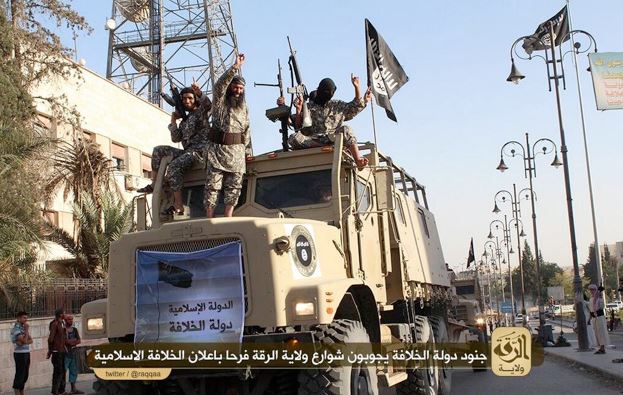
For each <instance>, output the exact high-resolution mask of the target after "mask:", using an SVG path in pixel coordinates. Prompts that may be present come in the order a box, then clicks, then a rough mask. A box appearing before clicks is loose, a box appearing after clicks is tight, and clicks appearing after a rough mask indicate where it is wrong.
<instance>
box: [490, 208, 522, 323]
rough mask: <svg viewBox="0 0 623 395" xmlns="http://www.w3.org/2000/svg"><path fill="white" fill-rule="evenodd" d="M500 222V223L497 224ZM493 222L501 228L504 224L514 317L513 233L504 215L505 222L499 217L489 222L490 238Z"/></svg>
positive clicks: (504, 240) (503, 231)
mask: <svg viewBox="0 0 623 395" xmlns="http://www.w3.org/2000/svg"><path fill="white" fill-rule="evenodd" d="M498 222H499V225H498V224H496V223H498ZM493 224H496V226H495V227H496V229H500V225H501V226H502V228H501V229H502V234H503V238H502V240H503V242H504V243H506V262H507V263H508V283H509V284H510V291H511V313H512V315H513V317H515V314H516V311H515V291H514V290H513V274H512V272H511V257H510V254H512V253H513V247H512V246H511V234H510V229H509V228H508V221H507V218H506V216H504V222H502V221H500V220H499V219H494V220H493V221H491V223H490V224H489V235H488V236H487V238H489V239H493V229H492V226H493Z"/></svg>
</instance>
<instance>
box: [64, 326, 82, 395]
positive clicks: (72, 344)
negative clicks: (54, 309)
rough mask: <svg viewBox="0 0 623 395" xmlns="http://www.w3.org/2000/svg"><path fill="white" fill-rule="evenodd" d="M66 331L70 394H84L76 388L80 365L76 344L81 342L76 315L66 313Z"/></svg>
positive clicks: (66, 367)
mask: <svg viewBox="0 0 623 395" xmlns="http://www.w3.org/2000/svg"><path fill="white" fill-rule="evenodd" d="M65 332H66V336H67V339H66V340H65V346H66V347H67V354H65V370H67V371H68V372H69V384H70V385H71V392H69V393H70V394H84V392H82V391H80V390H79V389H77V388H76V380H77V379H78V367H77V366H76V363H77V360H78V354H77V351H78V349H77V348H76V346H77V345H78V344H80V334H79V333H78V328H76V327H75V326H74V316H73V315H71V314H65Z"/></svg>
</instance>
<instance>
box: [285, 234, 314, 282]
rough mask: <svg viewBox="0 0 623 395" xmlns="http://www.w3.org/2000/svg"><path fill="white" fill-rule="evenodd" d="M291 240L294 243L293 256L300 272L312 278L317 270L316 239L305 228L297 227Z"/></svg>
mask: <svg viewBox="0 0 623 395" xmlns="http://www.w3.org/2000/svg"><path fill="white" fill-rule="evenodd" d="M290 239H291V240H292V241H293V242H294V248H292V249H291V250H290V251H291V255H292V259H293V260H294V263H295V264H296V267H297V269H298V270H299V272H300V273H301V274H302V275H304V276H311V275H312V274H313V273H314V271H315V270H316V266H317V264H318V263H317V259H316V248H315V245H314V239H313V237H312V235H311V233H309V231H308V230H307V228H305V227H304V226H301V225H297V226H295V227H294V229H292V233H291V234H290Z"/></svg>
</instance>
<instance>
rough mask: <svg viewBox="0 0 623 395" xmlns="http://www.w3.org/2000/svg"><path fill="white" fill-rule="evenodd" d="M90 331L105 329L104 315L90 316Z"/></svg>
mask: <svg viewBox="0 0 623 395" xmlns="http://www.w3.org/2000/svg"><path fill="white" fill-rule="evenodd" d="M87 330H88V331H102V330H104V317H97V318H89V319H87Z"/></svg>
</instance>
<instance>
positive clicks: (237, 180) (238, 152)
mask: <svg viewBox="0 0 623 395" xmlns="http://www.w3.org/2000/svg"><path fill="white" fill-rule="evenodd" d="M244 61H245V57H244V54H239V55H238V56H236V61H235V62H234V64H233V65H232V66H231V67H230V68H229V69H228V70H227V71H226V72H225V73H224V74H223V75H222V76H221V77H220V78H219V79H218V81H216V83H215V84H214V90H213V93H212V97H213V99H214V104H213V106H212V128H210V133H209V135H208V140H209V143H208V146H207V150H206V151H207V153H206V161H207V169H206V184H205V194H204V198H203V204H204V206H205V208H206V215H207V217H208V218H213V217H214V209H215V208H216V203H217V199H218V194H219V191H220V190H221V189H222V190H223V200H224V202H225V216H226V217H231V216H232V215H233V212H234V207H236V204H237V203H238V198H239V197H240V192H241V190H242V177H243V176H244V172H245V170H246V163H245V157H248V156H251V155H252V150H251V134H250V133H251V129H250V126H249V109H248V107H247V103H246V100H245V97H244V87H245V80H244V78H242V76H240V75H239V74H237V73H238V71H239V70H240V67H241V66H242V64H243V63H244Z"/></svg>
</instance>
